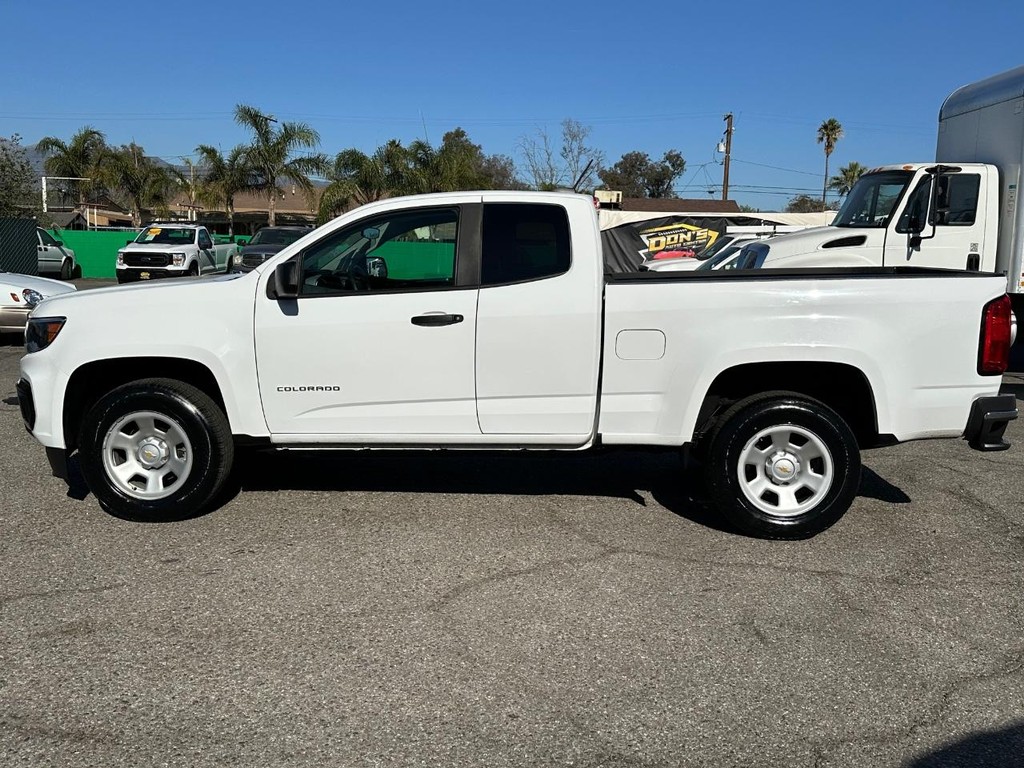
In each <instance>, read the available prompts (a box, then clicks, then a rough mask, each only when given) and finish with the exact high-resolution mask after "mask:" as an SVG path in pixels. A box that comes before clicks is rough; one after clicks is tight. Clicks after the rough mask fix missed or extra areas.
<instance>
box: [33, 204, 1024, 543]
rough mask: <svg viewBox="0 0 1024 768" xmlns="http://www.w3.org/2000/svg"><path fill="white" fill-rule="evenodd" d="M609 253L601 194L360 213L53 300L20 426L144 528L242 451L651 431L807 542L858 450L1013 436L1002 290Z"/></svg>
mask: <svg viewBox="0 0 1024 768" xmlns="http://www.w3.org/2000/svg"><path fill="white" fill-rule="evenodd" d="M603 264H604V261H603V258H602V253H601V240H600V237H599V233H598V226H597V220H596V216H595V213H594V209H593V203H592V201H591V199H590V197H584V196H580V195H572V194H560V193H541V192H475V193H469V192H465V193H446V194H435V195H424V196H419V197H409V198H396V199H391V200H385V201H381V202H377V203H372V204H370V205H366V206H364V207H362V208H358V209H356V210H353V211H351V212H349V213H347V214H345V215H343V216H342V217H340V218H338V219H336V220H334V221H333V222H331V223H329V224H327V225H326V226H323V227H321V228H319V229H317V230H314V231H312V232H311V233H309V234H307V235H305V236H304V237H302V238H301V239H299V240H298V241H296V242H295V243H293V244H292V245H289V246H288V247H287V248H285V249H284V250H283V251H281V253H279V254H278V255H276V256H275V257H272V258H271V259H270V260H268V261H267V262H266V263H264V264H262V265H260V266H257V267H256V268H255V269H254V270H253V271H252V272H250V273H247V274H240V275H227V276H224V277H217V278H213V279H211V280H203V281H182V282H177V281H176V282H173V283H169V282H165V283H162V284H156V285H153V284H150V285H136V286H131V287H122V288H108V289H100V290H91V291H83V292H80V293H78V294H77V295H72V296H67V297H63V296H62V297H56V298H53V299H49V300H47V301H45V302H44V303H43V304H41V305H40V306H39V307H38V308H37V309H36V310H35V311H34V312H33V314H32V316H31V317H30V320H29V326H28V329H27V331H26V345H27V350H28V354H26V356H25V357H24V358H23V359H22V362H21V379H20V381H19V382H18V394H19V399H20V402H21V408H22V412H23V416H24V419H25V423H26V425H27V427H28V429H29V430H30V431H31V432H32V434H33V435H35V437H36V439H37V440H39V442H41V443H42V444H43V445H44V446H45V447H46V449H47V454H48V457H49V459H50V461H51V465H52V466H53V468H54V471H55V473H56V474H58V475H63V474H64V473H65V472H66V459H67V455H68V453H69V452H70V451H73V450H77V451H78V455H79V463H80V466H81V470H82V473H83V475H84V478H85V480H86V482H87V483H88V485H89V487H90V488H91V490H92V491H93V493H94V494H95V495H96V498H97V499H98V500H99V502H100V504H101V505H102V506H103V507H104V508H105V509H106V510H108V511H109V512H111V513H113V514H115V515H118V516H123V517H129V518H134V519H166V518H173V517H179V516H183V515H190V514H194V513H195V512H196V511H198V510H200V509H203V508H204V507H206V506H208V505H209V503H210V501H211V498H212V497H213V496H214V494H215V493H216V491H217V490H218V488H219V486H220V485H221V484H222V483H223V481H224V479H225V478H226V476H227V475H228V472H229V470H230V468H231V465H232V461H233V456H234V449H235V446H236V445H238V444H247V445H253V444H256V445H261V446H265V447H267V448H279V449H284V448H292V449H296V448H452V449H455V448H460V449H472V448H486V449H496V448H497V449H563V450H579V449H585V448H590V447H593V446H597V445H599V444H600V445H606V446H611V445H633V446H635V445H645V446H659V447H662V448H665V449H669V450H679V449H680V448H690V449H693V453H695V454H696V455H697V456H698V457H699V459H700V460H701V461H702V463H703V467H704V469H705V472H706V476H707V480H708V483H709V486H710V495H711V498H712V500H713V502H714V504H715V505H716V506H717V508H718V509H719V510H720V511H721V513H722V514H723V515H724V516H725V517H726V518H728V519H729V520H731V521H732V522H733V523H734V524H735V525H737V526H739V527H740V528H741V529H742V530H744V531H746V532H749V533H752V534H755V535H760V536H768V537H779V538H785V537H803V536H808V535H811V534H814V533H816V532H818V531H820V530H822V529H824V528H826V527H828V526H829V525H831V524H832V523H833V522H835V521H836V520H837V519H838V518H839V517H840V516H841V515H842V514H843V512H844V511H845V510H846V509H847V508H848V507H849V506H850V504H851V502H852V501H853V499H854V497H855V495H856V493H857V488H858V484H859V477H860V453H859V450H860V448H861V447H869V446H874V445H879V444H885V443H892V442H897V441H902V440H914V439H920V438H934V437H949V438H960V437H965V438H967V440H968V441H969V443H970V445H971V446H972V447H973V448H976V449H981V450H999V449H1002V448H1006V447H1007V444H1006V443H1005V442H1004V441H1003V439H1002V435H1003V430H1004V429H1005V427H1006V424H1007V422H1008V421H1009V420H1011V419H1013V418H1015V417H1016V414H1017V412H1016V407H1015V400H1014V398H1013V396H1009V395H1003V396H1000V394H999V389H1000V382H1001V376H1000V374H1001V373H1002V372H1003V370H1004V368H1005V365H1006V356H1007V354H1008V350H1009V342H1010V312H1009V303H1008V299H1007V298H1006V296H1005V291H1006V282H1005V278H1003V277H997V276H992V275H983V274H977V273H974V274H968V273H961V272H949V271H934V272H933V271H927V270H916V269H909V270H901V269H882V268H873V269H862V270H856V269H853V270H840V271H835V270H831V271H830V270H804V271H800V270H796V271H781V270H773V271H762V270H751V271H746V272H743V271H733V272H721V271H699V272H682V273H665V274H659V273H654V272H645V273H633V274H626V275H609V276H606V275H605V274H604V270H603ZM183 307H187V311H182V308H183ZM126 317H132V318H135V319H136V322H133V323H129V324H125V322H124V318H126ZM967 317H971V318H974V321H973V322H964V318H967ZM147 318H152V322H149V321H147ZM165 318H172V319H171V320H165ZM709 318H713V322H709ZM339 461H342V462H343V461H344V460H343V459H340V460H339Z"/></svg>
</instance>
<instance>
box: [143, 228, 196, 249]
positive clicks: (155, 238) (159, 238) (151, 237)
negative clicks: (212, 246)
mask: <svg viewBox="0 0 1024 768" xmlns="http://www.w3.org/2000/svg"><path fill="white" fill-rule="evenodd" d="M195 239H196V230H194V229H181V228H175V227H169V228H168V227H149V228H148V229H144V230H142V231H141V232H140V233H139V236H138V237H136V238H135V242H136V243H154V244H157V245H190V244H192V243H193V242H195Z"/></svg>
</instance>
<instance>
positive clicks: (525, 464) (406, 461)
mask: <svg viewBox="0 0 1024 768" xmlns="http://www.w3.org/2000/svg"><path fill="white" fill-rule="evenodd" d="M276 490H293V491H295V490H300V491H338V492H346V491H349V492H351V491H359V492H397V493H459V494H481V495H500V496H598V497H607V498H617V499H624V500H628V501H631V502H634V503H635V504H636V505H637V506H639V507H648V506H650V501H653V502H654V503H655V504H657V505H660V506H661V507H663V508H665V509H667V510H668V511H669V512H671V513H673V514H675V515H678V516H679V517H682V518H685V519H687V520H690V521H692V522H694V523H697V524H698V525H702V526H705V527H708V528H711V529H714V530H718V531H723V532H728V533H735V531H733V530H732V529H731V528H730V527H729V526H728V525H727V524H726V523H725V522H724V521H722V520H721V519H720V516H719V515H718V513H717V512H716V511H715V510H714V509H713V508H712V507H711V505H710V504H709V502H708V501H707V498H706V493H705V490H704V484H703V482H702V480H701V478H700V476H699V474H698V473H697V472H694V471H686V470H685V469H684V465H683V461H682V458H681V457H680V456H679V455H678V454H676V453H672V452H665V451H640V450H606V451H601V452H599V453H591V454H569V453H558V454H554V455H552V454H546V455H543V454H532V453H526V452H515V453H509V452H500V451H495V452H465V453H462V452H458V451H373V452H370V451H365V452H346V451H341V452H326V451H325V452H320V453H314V452H303V453H279V454H275V453H262V452H251V453H248V452H247V453H243V454H242V455H241V456H239V457H237V460H236V470H235V472H234V473H233V476H232V478H231V480H229V483H228V487H227V488H225V491H224V492H223V493H222V494H221V496H222V498H221V499H218V502H217V504H216V506H218V507H219V506H223V505H224V504H226V503H228V502H229V501H230V500H231V499H232V498H234V497H235V496H236V495H237V494H238V493H240V492H242V491H257V492H258V491H276ZM859 495H860V496H864V497H868V498H873V499H879V500H881V501H884V502H888V503H893V504H905V503H909V502H910V497H909V496H907V494H905V493H904V492H903V491H902V490H901V489H899V488H897V487H896V486H894V485H892V484H891V483H889V482H888V481H887V480H885V479H884V478H882V477H880V476H879V475H878V474H877V473H875V472H874V471H873V470H871V469H868V468H867V467H865V468H864V470H863V473H862V476H861V485H860V490H859Z"/></svg>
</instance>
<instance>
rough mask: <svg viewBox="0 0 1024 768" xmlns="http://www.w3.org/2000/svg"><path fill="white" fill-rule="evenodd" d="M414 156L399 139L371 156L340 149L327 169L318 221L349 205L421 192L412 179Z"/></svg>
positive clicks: (330, 216)
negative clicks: (412, 156)
mask: <svg viewBox="0 0 1024 768" xmlns="http://www.w3.org/2000/svg"><path fill="white" fill-rule="evenodd" d="M411 155H412V149H411V148H409V149H407V148H406V147H404V146H402V143H401V142H400V141H398V140H397V139H391V140H390V141H389V142H387V143H386V144H385V145H384V146H382V147H380V148H378V149H377V151H376V152H374V153H373V154H372V155H367V154H365V153H363V152H361V151H359V150H358V149H354V148H353V149H346V150H343V151H341V152H339V153H338V155H337V156H336V157H335V158H334V163H333V164H332V165H331V167H330V170H328V172H327V178H328V180H329V181H330V183H329V184H328V185H327V187H326V188H325V189H324V190H323V193H322V194H321V195H320V210H319V213H318V214H317V222H318V223H320V224H323V223H324V222H326V221H329V220H330V219H332V218H333V217H334V216H336V215H337V214H338V213H340V212H342V211H344V210H346V209H347V208H349V207H350V206H354V205H365V204H366V203H372V202H374V201H375V200H383V199H384V198H386V197H393V196H395V195H401V194H406V193H411V192H416V191H420V190H419V184H420V181H419V180H417V179H414V178H413V172H412V163H413V160H412V158H411Z"/></svg>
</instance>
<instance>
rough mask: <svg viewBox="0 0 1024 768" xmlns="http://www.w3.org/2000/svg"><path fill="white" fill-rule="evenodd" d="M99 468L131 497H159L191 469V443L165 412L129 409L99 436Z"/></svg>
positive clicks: (173, 490) (148, 498)
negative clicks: (101, 465) (101, 443)
mask: <svg viewBox="0 0 1024 768" xmlns="http://www.w3.org/2000/svg"><path fill="white" fill-rule="evenodd" d="M103 469H104V471H105V472H106V473H107V477H108V478H109V479H110V482H111V484H112V485H114V486H115V487H116V488H117V489H118V490H120V491H121V492H123V493H126V494H128V495H129V496H131V497H132V498H135V499H142V500H145V501H153V500H156V499H163V498H166V497H167V496H170V495H171V494H172V493H174V492H175V491H176V490H178V489H179V488H180V487H181V486H182V484H183V483H184V482H185V479H186V478H187V477H188V474H189V472H190V471H191V470H192V443H191V442H190V441H189V439H188V435H186V434H185V430H184V429H183V428H182V426H181V425H180V424H179V423H178V422H176V421H175V420H174V419H172V418H169V417H168V416H166V415H165V414H162V413H156V412H155V411H136V412H135V413H129V414H128V415H126V416H122V417H121V418H119V419H118V420H117V421H115V422H114V423H113V424H112V425H111V427H110V429H109V430H107V434H106V436H105V437H104V438H103Z"/></svg>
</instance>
